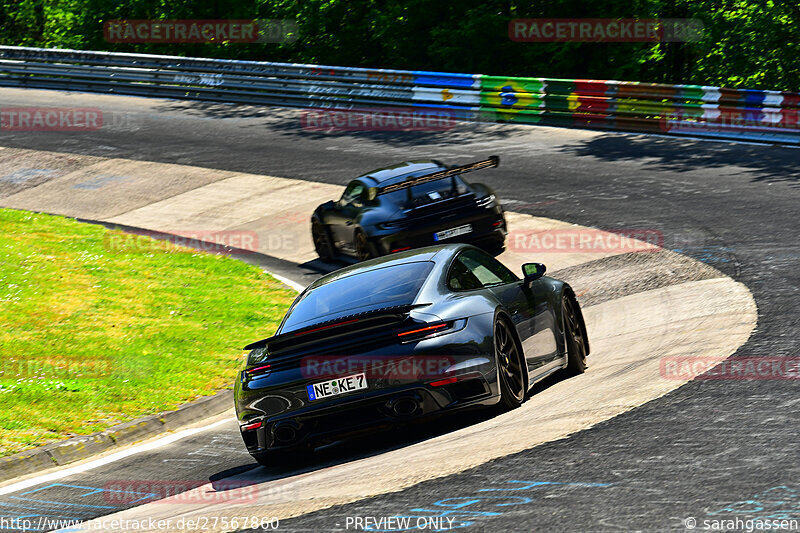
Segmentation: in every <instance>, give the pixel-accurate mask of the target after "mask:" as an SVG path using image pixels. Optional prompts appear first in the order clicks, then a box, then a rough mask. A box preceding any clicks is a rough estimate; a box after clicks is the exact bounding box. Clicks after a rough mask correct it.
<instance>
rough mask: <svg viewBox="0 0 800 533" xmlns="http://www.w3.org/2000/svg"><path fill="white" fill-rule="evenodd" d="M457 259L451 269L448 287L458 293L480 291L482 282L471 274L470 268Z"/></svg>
mask: <svg viewBox="0 0 800 533" xmlns="http://www.w3.org/2000/svg"><path fill="white" fill-rule="evenodd" d="M459 259H460V258H457V259H456V260H455V261H454V262H453V267H452V268H451V269H450V275H449V277H448V278H447V286H448V287H450V288H451V289H453V290H456V291H465V290H470V289H480V288H481V282H480V281H479V280H478V278H476V277H475V274H473V273H472V272H470V270H469V268H467V266H466V265H465V264H464V263H463V262H461V261H460V260H459Z"/></svg>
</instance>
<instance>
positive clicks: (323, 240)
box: [311, 220, 334, 261]
mask: <svg viewBox="0 0 800 533" xmlns="http://www.w3.org/2000/svg"><path fill="white" fill-rule="evenodd" d="M311 239H312V240H313V241H314V250H316V252H317V255H318V256H319V258H320V259H322V260H323V261H330V260H331V259H333V255H334V252H333V244H332V243H331V238H330V235H328V231H327V230H326V229H325V228H324V227H323V225H322V224H320V223H319V222H318V221H316V220H315V221H313V222H312V223H311Z"/></svg>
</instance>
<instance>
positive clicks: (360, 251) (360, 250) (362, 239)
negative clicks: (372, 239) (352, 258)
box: [353, 230, 375, 261]
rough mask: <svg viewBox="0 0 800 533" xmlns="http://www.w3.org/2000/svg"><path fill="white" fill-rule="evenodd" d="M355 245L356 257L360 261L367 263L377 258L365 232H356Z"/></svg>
mask: <svg viewBox="0 0 800 533" xmlns="http://www.w3.org/2000/svg"><path fill="white" fill-rule="evenodd" d="M353 245H354V247H355V249H356V257H358V260H359V261H366V260H367V259H372V258H373V257H375V254H374V253H373V251H372V247H371V246H370V245H369V241H368V240H367V236H366V235H365V234H364V232H363V231H361V230H357V231H356V235H355V242H354V243H353Z"/></svg>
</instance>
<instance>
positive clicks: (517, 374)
mask: <svg viewBox="0 0 800 533" xmlns="http://www.w3.org/2000/svg"><path fill="white" fill-rule="evenodd" d="M494 352H495V356H496V357H497V368H498V373H499V374H500V405H501V406H502V407H503V408H504V409H516V408H517V407H519V406H520V405H522V401H523V400H524V399H525V393H526V392H527V388H528V387H527V375H526V372H525V367H524V358H523V357H522V353H521V352H520V350H519V347H518V346H517V341H516V340H515V339H514V336H513V335H512V333H511V329H510V327H509V326H508V324H507V323H506V322H505V321H503V320H497V321H496V322H495V324H494Z"/></svg>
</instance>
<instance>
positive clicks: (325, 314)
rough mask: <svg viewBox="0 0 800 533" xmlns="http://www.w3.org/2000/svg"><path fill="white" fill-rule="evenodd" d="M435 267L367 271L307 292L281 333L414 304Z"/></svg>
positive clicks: (415, 265)
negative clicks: (378, 309)
mask: <svg viewBox="0 0 800 533" xmlns="http://www.w3.org/2000/svg"><path fill="white" fill-rule="evenodd" d="M432 268H433V263H432V262H430V261H418V262H413V263H404V264H400V265H392V266H387V267H383V268H377V269H375V270H367V271H365V272H360V273H357V274H352V275H349V276H345V277H343V278H339V279H337V280H335V281H332V282H330V283H326V284H324V285H320V286H319V287H317V288H316V289H313V290H310V291H308V292H306V293H305V294H304V295H303V297H302V298H300V299H299V300H298V301H296V302H295V303H294V305H293V306H292V308H291V309H289V312H288V314H287V316H286V319H285V321H284V323H283V326H282V327H281V333H286V332H288V331H292V330H295V329H299V328H302V327H305V326H307V325H311V324H313V323H318V322H324V321H326V320H331V319H334V318H336V316H337V315H345V314H353V313H357V312H360V311H368V310H369V309H370V308H378V307H389V306H397V305H408V304H412V303H414V300H416V298H417V294H418V293H419V290H420V288H421V287H422V284H423V283H424V282H425V279H426V278H427V277H428V274H429V273H430V271H431V269H432Z"/></svg>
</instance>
